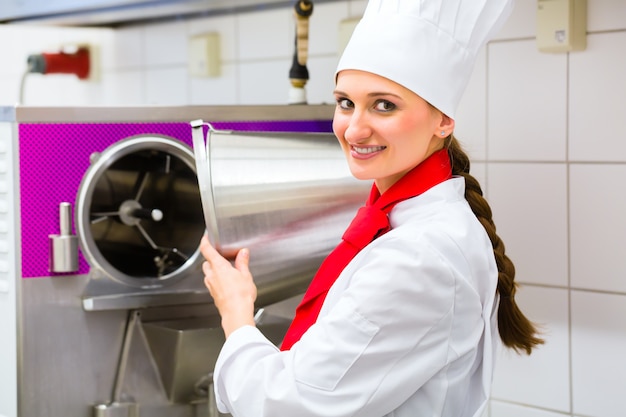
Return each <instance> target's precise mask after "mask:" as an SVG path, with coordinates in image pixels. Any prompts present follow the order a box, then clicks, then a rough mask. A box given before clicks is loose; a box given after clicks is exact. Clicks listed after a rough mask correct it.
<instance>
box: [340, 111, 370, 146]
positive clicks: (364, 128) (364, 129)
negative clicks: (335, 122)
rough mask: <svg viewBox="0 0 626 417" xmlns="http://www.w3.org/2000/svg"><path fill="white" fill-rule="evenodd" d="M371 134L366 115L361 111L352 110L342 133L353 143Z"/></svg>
mask: <svg viewBox="0 0 626 417" xmlns="http://www.w3.org/2000/svg"><path fill="white" fill-rule="evenodd" d="M371 134H372V129H371V126H370V123H369V120H368V118H367V115H366V114H364V113H363V112H356V111H355V112H353V113H352V115H351V116H350V119H349V120H348V125H347V127H346V131H345V133H344V136H345V138H346V140H347V141H349V142H352V143H355V142H358V141H361V140H363V139H367V138H369V137H370V136H371Z"/></svg>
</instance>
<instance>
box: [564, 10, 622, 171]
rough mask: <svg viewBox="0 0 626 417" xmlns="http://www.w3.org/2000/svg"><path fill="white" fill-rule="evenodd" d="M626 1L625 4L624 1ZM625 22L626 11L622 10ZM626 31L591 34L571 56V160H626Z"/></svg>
mask: <svg viewBox="0 0 626 417" xmlns="http://www.w3.org/2000/svg"><path fill="white" fill-rule="evenodd" d="M624 4H626V3H624ZM622 16H623V19H624V20H625V21H626V12H624V13H623V15H622ZM624 45H626V31H622V32H615V33H601V34H591V35H589V36H588V37H587V49H586V50H585V51H584V52H577V53H572V55H571V58H570V80H569V90H570V117H569V132H570V142H569V146H570V151H569V152H570V159H571V160H575V161H624V157H625V156H626V117H624V115H626V101H624V97H626V82H625V81H624V78H623V77H624V74H626V53H616V51H619V50H621V51H625V49H624Z"/></svg>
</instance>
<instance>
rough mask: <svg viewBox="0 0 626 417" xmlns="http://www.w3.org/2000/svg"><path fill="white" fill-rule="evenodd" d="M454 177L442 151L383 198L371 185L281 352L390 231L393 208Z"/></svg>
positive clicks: (304, 302) (298, 312)
mask: <svg viewBox="0 0 626 417" xmlns="http://www.w3.org/2000/svg"><path fill="white" fill-rule="evenodd" d="M451 177H452V170H451V168H450V158H449V157H448V151H447V150H446V149H442V150H440V151H437V152H435V153H434V154H432V155H431V156H430V157H428V158H427V159H426V160H424V161H423V162H422V163H421V164H419V165H418V166H416V167H415V168H413V169H412V170H411V171H409V172H408V173H407V174H406V175H404V176H403V177H402V178H400V180H398V181H397V182H396V183H395V184H393V185H392V186H391V188H389V190H387V191H386V192H385V193H383V195H380V193H379V191H378V188H376V185H373V186H372V191H371V192H370V196H369V199H368V201H367V203H366V204H365V206H364V207H361V208H360V209H359V211H358V212H357V214H356V217H355V218H354V220H352V223H350V226H348V229H347V230H346V232H345V233H344V235H343V236H342V241H341V242H340V243H339V245H338V246H337V247H336V248H335V250H333V251H332V252H331V253H330V255H328V257H327V258H326V259H325V260H324V262H322V265H321V266H320V269H319V270H318V271H317V274H315V277H313V280H312V281H311V284H310V285H309V288H308V289H307V291H306V293H305V294H304V297H303V299H302V301H301V302H300V305H299V306H298V308H297V309H296V316H295V317H294V319H293V322H292V323H291V326H290V327H289V329H288V330H287V333H286V335H285V338H284V340H283V343H282V346H281V350H289V349H291V346H293V344H294V343H296V342H297V341H298V340H300V337H302V335H303V334H304V332H306V331H307V330H308V328H309V327H311V325H312V324H313V323H315V321H316V320H317V316H318V315H319V312H320V309H321V308H322V304H323V303H324V299H325V298H326V294H327V293H328V290H329V289H330V287H331V286H332V285H333V284H334V282H335V280H336V279H337V277H339V274H340V273H341V271H343V269H344V268H345V267H346V265H348V263H349V262H350V261H351V260H352V258H354V257H355V256H356V254H357V253H359V251H360V250H361V249H363V248H364V247H365V246H367V245H368V244H370V243H371V242H372V241H373V240H374V239H376V238H377V237H379V236H381V235H383V234H385V233H387V232H388V231H389V230H390V226H389V219H388V217H387V214H389V212H390V211H391V209H392V208H393V207H394V206H395V205H396V204H397V203H399V202H400V201H403V200H406V199H408V198H412V197H415V196H418V195H420V194H422V193H423V192H424V191H426V190H428V189H430V188H431V187H433V186H435V185H437V184H439V183H441V182H443V181H445V180H448V179H450V178H451ZM379 197H380V198H379Z"/></svg>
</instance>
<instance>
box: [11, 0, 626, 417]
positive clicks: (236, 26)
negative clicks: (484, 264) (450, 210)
mask: <svg viewBox="0 0 626 417" xmlns="http://www.w3.org/2000/svg"><path fill="white" fill-rule="evenodd" d="M588 3H589V7H588V8H589V9H588V32H589V34H588V37H587V41H588V46H587V49H586V50H585V51H580V52H573V53H569V54H566V53H563V54H545V53H540V52H538V50H537V48H536V45H535V35H534V34H535V7H536V2H535V1H530V0H518V2H517V6H516V9H515V11H514V13H513V16H512V17H511V19H510V20H509V22H508V23H507V25H506V26H505V27H504V28H503V30H502V31H501V33H500V34H499V37H498V40H497V41H495V42H492V43H491V44H490V45H489V46H488V47H487V48H485V50H484V51H483V52H482V53H481V55H480V59H479V62H478V65H477V67H476V71H475V72H474V74H473V77H472V81H471V84H470V86H469V88H468V90H467V93H466V95H465V96H464V98H463V102H462V104H461V107H460V109H459V115H458V118H457V133H458V136H459V137H460V138H461V139H462V140H463V141H464V143H465V146H466V148H467V149H468V151H469V152H470V154H471V156H472V158H473V160H474V165H473V171H474V172H475V174H476V176H477V177H478V178H479V179H480V180H481V182H482V183H483V185H484V190H485V192H486V195H487V197H488V199H489V200H490V202H491V204H492V206H493V208H494V212H495V220H496V224H497V225H498V229H499V232H500V234H501V236H502V237H503V239H504V241H505V243H506V245H507V248H508V250H509V253H510V256H511V257H512V259H513V260H514V261H515V262H516V265H517V270H518V280H519V281H520V282H521V283H523V286H522V288H521V290H520V292H519V301H520V303H521V304H522V306H523V307H524V308H525V310H526V311H527V313H528V314H529V316H531V317H532V318H533V319H534V320H536V321H537V322H539V323H541V324H542V325H543V327H544V330H545V336H546V339H547V344H546V345H545V346H544V347H542V348H541V349H540V350H538V351H537V353H536V354H534V355H533V356H531V357H518V356H516V355H514V354H511V353H510V352H503V353H502V355H501V357H500V359H499V363H498V366H497V370H496V375H495V381H494V389H493V395H492V398H493V400H492V402H491V407H490V410H489V416H490V417H558V416H564V415H566V416H577V417H583V416H585V417H622V416H624V413H626V395H624V394H625V392H626V391H625V389H626V355H624V352H626V244H625V242H624V239H625V237H626V216H624V213H626V196H625V195H626V194H625V192H624V185H623V183H622V182H621V180H622V179H623V178H625V177H626V103H625V101H624V97H626V76H625V74H626V53H625V52H626V2H624V1H622V0H589V2H588ZM364 6H365V2H364V1H339V2H335V3H330V4H321V5H319V6H316V9H315V12H314V15H313V17H312V22H311V25H312V27H311V45H310V55H311V56H310V60H309V63H308V68H309V71H310V74H311V80H310V82H309V84H308V98H309V102H310V103H321V102H332V94H331V91H332V87H333V83H332V81H333V80H332V74H333V70H334V66H335V63H336V59H337V54H338V52H337V49H338V44H339V42H338V40H337V32H338V24H339V21H340V20H341V19H345V18H348V17H354V16H359V15H360V14H361V13H362V11H363V9H364ZM291 19H292V17H291V10H289V9H278V10H271V11H263V12H256V13H247V14H240V15H229V16H221V17H217V18H203V19H189V20H186V21H175V22H170V23H159V24H145V25H139V26H132V27H125V28H121V29H116V30H109V29H76V28H73V29H72V28H42V27H28V26H17V25H15V26H1V25H0V54H1V55H2V57H3V60H2V65H1V66H0V104H13V103H15V102H16V101H17V100H18V90H19V88H18V87H19V80H20V77H21V74H22V72H23V71H24V68H25V60H26V56H27V55H28V54H29V53H35V52H39V51H42V50H46V49H50V48H52V50H54V48H56V46H57V45H59V44H62V43H72V42H85V41H87V42H92V43H94V44H97V45H99V48H100V52H101V53H100V56H101V59H102V64H101V79H100V81H99V82H81V81H78V80H76V79H74V78H73V77H71V76H62V75H61V76H52V75H50V76H45V77H44V76H37V75H31V76H29V77H28V78H27V80H26V85H25V94H24V103H25V104H26V105H44V106H47V105H67V106H75V105H115V106H118V105H154V104H159V105H179V104H283V103H286V102H287V96H288V89H289V81H288V75H287V74H288V70H289V67H290V64H291V56H292V53H293V49H292V48H293V31H294V29H293V22H292V20H291ZM205 31H217V32H219V33H220V35H221V39H222V52H223V54H222V61H223V65H222V67H221V70H222V75H221V76H220V77H217V78H207V79H200V78H191V77H189V75H188V72H187V40H188V38H189V37H190V36H191V35H193V34H197V33H201V32H205ZM18 39H19V40H20V41H19V42H18V41H17V40H18Z"/></svg>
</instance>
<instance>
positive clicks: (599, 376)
mask: <svg viewBox="0 0 626 417" xmlns="http://www.w3.org/2000/svg"><path fill="white" fill-rule="evenodd" d="M625 318H626V295H618V294H600V293H593V292H585V291H572V387H573V390H572V392H573V403H574V413H576V414H580V415H585V416H592V417H623V416H624V415H626V395H625V393H626V355H624V352H626V320H625Z"/></svg>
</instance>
